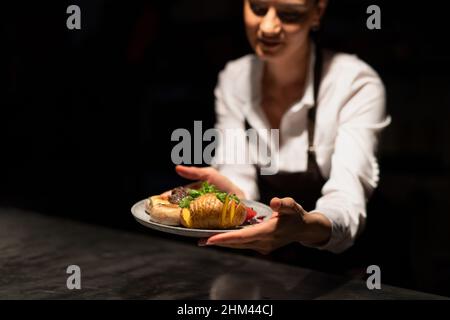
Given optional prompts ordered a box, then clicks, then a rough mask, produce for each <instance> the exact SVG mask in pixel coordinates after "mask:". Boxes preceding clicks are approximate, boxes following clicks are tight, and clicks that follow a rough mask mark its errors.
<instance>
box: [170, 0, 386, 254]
mask: <svg viewBox="0 0 450 320" xmlns="http://www.w3.org/2000/svg"><path fill="white" fill-rule="evenodd" d="M326 6H327V1H326V0H271V1H266V0H245V1H244V20H245V26H246V32H247V36H248V39H249V42H250V44H251V46H252V48H253V49H254V51H255V55H248V56H245V57H243V58H240V59H238V60H236V61H233V62H230V63H229V64H228V65H227V66H226V68H225V69H224V71H222V73H221V74H220V77H219V82H218V85H217V88H216V91H215V94H216V113H217V123H216V127H217V128H218V129H222V130H223V129H228V128H242V129H249V128H255V129H279V130H280V131H279V132H280V149H279V154H278V156H279V170H280V171H279V172H278V173H277V174H275V175H267V176H264V175H261V174H260V170H259V169H260V168H259V167H258V166H254V165H251V164H246V165H229V164H222V165H221V164H217V165H215V166H214V167H209V168H195V167H186V166H177V167H176V170H177V172H178V174H179V175H181V176H182V177H185V178H188V179H193V180H207V181H209V182H210V183H213V184H216V185H217V186H218V187H220V188H222V189H224V190H226V191H228V192H234V193H236V194H237V195H238V196H240V197H245V198H249V199H259V200H260V201H262V202H267V203H269V202H270V206H271V208H272V210H273V211H274V213H273V215H272V217H271V219H270V220H268V221H266V222H264V223H261V224H259V225H257V226H255V227H252V228H247V229H243V230H239V231H236V232H232V233H225V234H219V235H216V236H213V237H210V238H209V239H204V240H202V241H201V242H200V243H199V244H200V245H218V246H224V247H231V248H239V249H252V250H255V251H258V252H260V253H263V254H268V253H270V252H272V251H273V250H275V249H277V248H280V247H284V246H286V245H288V244H291V243H297V244H298V243H300V244H302V245H303V246H307V247H313V248H319V249H323V250H328V251H331V252H334V253H340V252H343V251H344V250H346V249H347V248H349V247H350V246H351V245H352V244H353V242H354V240H355V239H356V237H357V236H358V234H359V233H360V232H361V230H362V229H363V227H364V222H365V220H366V201H367V199H368V198H369V196H370V194H371V193H372V191H373V190H374V188H375V187H376V185H377V182H378V166H377V161H376V158H375V150H376V145H377V134H378V133H379V131H380V129H382V128H384V127H385V126H387V125H388V123H389V118H388V117H386V115H385V93H384V87H383V84H382V82H381V80H380V79H379V77H378V75H377V74H376V72H375V71H374V70H372V69H371V68H370V67H369V66H368V65H367V64H365V63H364V62H362V61H361V60H359V59H358V58H357V57H356V56H353V55H348V54H342V53H333V52H327V51H323V52H322V51H321V50H319V49H318V46H317V45H316V44H315V43H314V41H313V40H312V36H311V35H312V33H313V32H314V31H315V30H317V29H318V28H319V26H320V22H321V18H322V16H323V14H324V12H325V9H326ZM319 89H320V90H319ZM220 147H221V146H219V148H220ZM222 148H223V146H222Z"/></svg>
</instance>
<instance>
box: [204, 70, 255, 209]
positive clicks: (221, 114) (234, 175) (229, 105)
mask: <svg viewBox="0 0 450 320" xmlns="http://www.w3.org/2000/svg"><path fill="white" fill-rule="evenodd" d="M232 71H233V70H230V67H229V66H228V68H225V70H224V71H222V72H221V73H220V75H219V81H218V84H217V86H216V88H215V90H214V95H215V112H216V124H215V128H216V129H218V130H219V131H220V132H221V133H222V134H225V132H226V130H227V129H234V130H237V131H238V132H240V134H242V135H243V137H242V138H243V140H242V139H241V141H246V140H245V125H244V121H245V117H244V115H243V113H242V112H240V110H239V105H240V104H242V102H241V101H238V100H237V99H234V97H233V95H232V92H233V90H232V85H233V81H232V79H233V78H234V76H235V75H233V74H232ZM230 147H234V148H235V147H236V146H230V145H229V146H228V147H227V145H226V144H225V143H224V142H223V141H220V140H219V143H218V145H217V148H216V155H215V157H214V159H213V161H212V163H211V166H212V167H214V168H216V169H217V170H218V171H219V172H220V173H221V174H223V175H224V176H226V177H227V178H228V179H230V180H231V181H232V182H233V183H234V184H235V185H237V186H238V187H239V188H240V189H241V190H242V191H243V192H244V194H245V197H246V198H247V199H250V200H256V199H258V198H259V192H258V187H257V184H256V168H255V167H254V166H253V165H252V164H250V163H247V164H233V163H224V162H226V161H223V157H224V156H226V153H227V148H230ZM241 147H244V148H245V146H241ZM238 151H239V152H240V150H238ZM221 158H222V159H221Z"/></svg>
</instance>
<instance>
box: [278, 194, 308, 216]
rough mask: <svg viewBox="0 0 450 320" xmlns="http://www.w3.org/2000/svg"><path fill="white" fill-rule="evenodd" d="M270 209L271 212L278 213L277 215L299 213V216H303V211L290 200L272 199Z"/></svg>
mask: <svg viewBox="0 0 450 320" xmlns="http://www.w3.org/2000/svg"><path fill="white" fill-rule="evenodd" d="M270 207H271V208H272V210H273V211H275V212H278V213H279V214H283V213H299V214H301V215H304V214H305V210H304V209H303V208H302V206H301V205H299V204H298V203H297V202H295V200H294V199H292V198H289V197H288V198H282V199H280V198H276V197H275V198H273V199H272V200H271V201H270Z"/></svg>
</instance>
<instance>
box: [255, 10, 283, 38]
mask: <svg viewBox="0 0 450 320" xmlns="http://www.w3.org/2000/svg"><path fill="white" fill-rule="evenodd" d="M259 28H260V30H261V32H262V33H263V35H264V36H268V37H270V36H276V35H278V34H279V33H280V31H281V22H280V19H278V16H277V12H276V10H275V8H273V7H271V8H269V10H268V11H267V13H266V15H265V16H264V17H263V19H262V21H261V24H260V27H259Z"/></svg>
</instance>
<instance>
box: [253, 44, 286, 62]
mask: <svg viewBox="0 0 450 320" xmlns="http://www.w3.org/2000/svg"><path fill="white" fill-rule="evenodd" d="M282 47H283V46H282V45H278V46H274V47H264V46H262V45H258V46H257V47H256V50H255V53H256V54H257V55H258V57H259V58H260V59H261V60H264V61H270V60H274V59H275V60H276V59H279V58H280V57H281V56H282V55H283V51H284V50H283V48H282Z"/></svg>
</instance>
